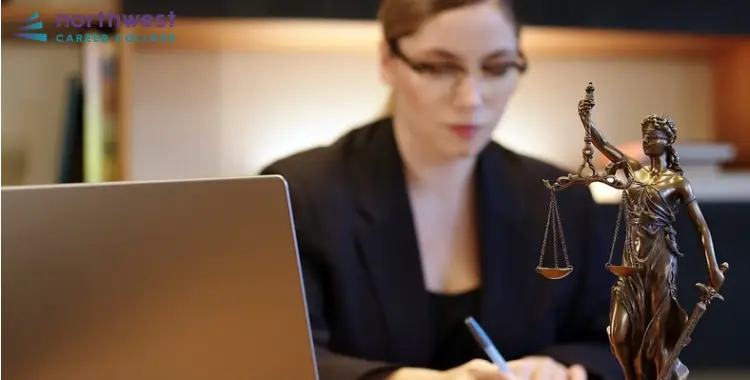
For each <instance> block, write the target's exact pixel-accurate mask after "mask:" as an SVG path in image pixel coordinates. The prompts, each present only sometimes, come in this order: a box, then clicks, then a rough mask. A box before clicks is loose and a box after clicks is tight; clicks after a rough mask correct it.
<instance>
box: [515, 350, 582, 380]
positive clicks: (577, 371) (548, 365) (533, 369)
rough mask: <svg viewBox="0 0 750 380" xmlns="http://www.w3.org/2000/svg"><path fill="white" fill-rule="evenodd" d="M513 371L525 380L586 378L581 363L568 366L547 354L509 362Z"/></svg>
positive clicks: (573, 379)
mask: <svg viewBox="0 0 750 380" xmlns="http://www.w3.org/2000/svg"><path fill="white" fill-rule="evenodd" d="M508 366H510V369H511V371H513V373H514V374H515V375H516V376H518V377H519V378H521V379H524V380H586V378H587V377H588V376H587V375H586V370H585V369H584V368H583V367H582V366H580V365H574V366H571V367H566V366H565V365H563V364H560V363H558V362H556V361H555V360H554V359H552V358H549V357H546V356H528V357H525V358H523V359H519V360H513V361H511V362H508Z"/></svg>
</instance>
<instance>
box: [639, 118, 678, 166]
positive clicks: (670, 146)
mask: <svg viewBox="0 0 750 380" xmlns="http://www.w3.org/2000/svg"><path fill="white" fill-rule="evenodd" d="M651 130H657V131H660V132H662V133H664V135H665V136H666V137H667V147H666V150H667V167H668V168H670V169H672V170H673V171H675V172H677V173H680V174H683V171H682V167H680V158H679V157H677V151H675V149H674V143H675V141H677V126H676V125H675V122H674V121H673V120H672V119H670V118H669V117H666V116H664V115H650V116H646V118H645V119H643V122H641V132H642V133H643V134H644V135H645V134H646V133H648V132H650V131H651Z"/></svg>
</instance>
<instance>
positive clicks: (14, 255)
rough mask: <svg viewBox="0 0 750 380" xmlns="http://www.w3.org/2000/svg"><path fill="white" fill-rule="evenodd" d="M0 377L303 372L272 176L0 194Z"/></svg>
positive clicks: (303, 320)
mask: <svg viewBox="0 0 750 380" xmlns="http://www.w3.org/2000/svg"><path fill="white" fill-rule="evenodd" d="M2 349H3V352H2V378H3V380H32V379H33V380H103V379H107V380H170V379H175V380H198V379H200V380H213V379H221V380H234V379H237V380H240V379H241V380H248V379H261V380H266V379H294V380H314V379H317V374H316V368H315V357H314V353H313V348H312V338H311V335H310V328H309V322H308V316H307V308H306V304H305V299H304V293H303V285H302V281H301V271H300V266H299V258H298V255H297V248H296V240H295V236H294V229H293V221H292V216H291V210H290V204H289V196H288V190H287V185H286V182H285V181H284V179H283V178H282V177H280V176H260V177H250V178H224V179H200V180H180V181H154V182H122V183H103V184H76V185H50V186H29V187H11V188H3V189H2Z"/></svg>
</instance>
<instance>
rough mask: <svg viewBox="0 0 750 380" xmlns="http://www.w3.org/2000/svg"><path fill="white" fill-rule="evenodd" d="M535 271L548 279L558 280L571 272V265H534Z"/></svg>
mask: <svg viewBox="0 0 750 380" xmlns="http://www.w3.org/2000/svg"><path fill="white" fill-rule="evenodd" d="M536 271H537V273H539V274H541V275H542V276H544V277H546V278H548V279H550V280H559V279H561V278H565V277H567V276H568V275H569V274H570V273H571V272H573V267H572V266H568V267H565V268H547V267H536Z"/></svg>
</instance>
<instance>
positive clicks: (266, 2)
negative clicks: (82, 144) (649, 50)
mask: <svg viewBox="0 0 750 380" xmlns="http://www.w3.org/2000/svg"><path fill="white" fill-rule="evenodd" d="M515 2H516V3H517V5H516V7H517V8H518V11H519V13H520V14H521V16H522V18H523V19H524V20H525V22H526V23H527V24H529V25H535V26H562V27H583V28H605V29H624V30H650V31H672V32H688V33H701V34H734V35H750V1H747V0H715V1H706V0H628V1H622V0H515ZM378 4H379V0H359V1H354V0H350V1H341V0H250V1H248V0H212V1H204V2H185V1H179V0H125V1H124V9H125V12H126V13H163V12H167V11H170V10H172V11H174V12H175V13H177V15H178V20H179V17H190V18H195V17H198V18H269V17H270V18H328V19H359V20H361V19H373V18H375V14H376V10H377V7H378Z"/></svg>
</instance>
